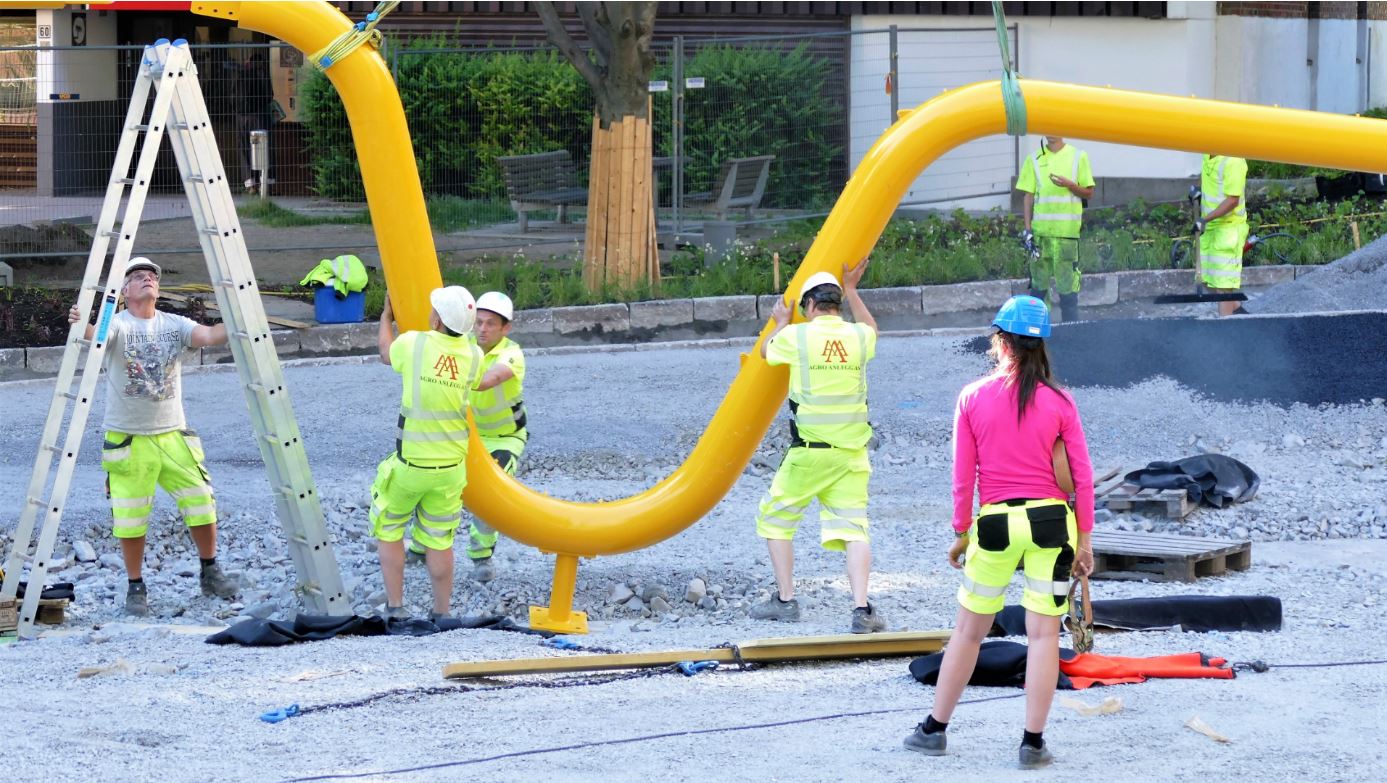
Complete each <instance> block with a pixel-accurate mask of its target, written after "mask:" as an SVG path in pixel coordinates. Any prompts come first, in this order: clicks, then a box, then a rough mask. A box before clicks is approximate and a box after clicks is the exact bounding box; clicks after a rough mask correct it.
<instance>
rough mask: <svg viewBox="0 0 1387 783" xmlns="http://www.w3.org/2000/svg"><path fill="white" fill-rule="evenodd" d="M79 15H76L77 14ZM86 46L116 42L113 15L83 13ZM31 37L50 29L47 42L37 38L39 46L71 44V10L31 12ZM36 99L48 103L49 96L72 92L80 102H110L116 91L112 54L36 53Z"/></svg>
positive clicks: (114, 60) (90, 11)
mask: <svg viewBox="0 0 1387 783" xmlns="http://www.w3.org/2000/svg"><path fill="white" fill-rule="evenodd" d="M79 13H80V12H79ZM85 13H86V17H87V18H86V22H87V46H91V47H95V46H103V45H111V44H114V43H115V42H116V15H115V14H113V13H109V12H105V11H99V10H96V9H91V10H88V11H86V12H85ZM35 14H36V17H35V25H36V27H35V34H36V35H37V33H38V32H39V28H41V27H43V26H44V25H49V26H51V29H52V32H53V37H52V38H51V39H42V38H40V39H38V40H37V41H36V43H37V44H38V45H39V46H71V45H72V14H73V12H72V11H50V10H40V11H36V12H35ZM37 76H38V80H37V81H38V87H37V89H38V99H39V102H40V103H49V102H51V101H50V99H49V97H48V96H49V95H51V94H53V93H76V94H77V95H78V96H80V97H79V100H82V101H101V100H114V99H116V98H118V97H121V96H119V95H117V91H116V51H115V50H114V49H104V50H103V49H92V50H90V51H78V50H75V49H66V50H64V51H59V52H39V53H38V56H37Z"/></svg>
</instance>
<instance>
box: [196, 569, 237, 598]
mask: <svg viewBox="0 0 1387 783" xmlns="http://www.w3.org/2000/svg"><path fill="white" fill-rule="evenodd" d="M198 582H199V583H200V584H201V585H202V594H203V595H215V596H216V597H218V598H235V597H236V593H237V591H239V590H240V589H241V580H240V579H239V578H233V577H230V576H227V575H226V573H225V572H223V571H222V567H221V566H219V565H217V564H216V563H213V564H212V565H206V566H203V567H202V575H201V576H199V577H198Z"/></svg>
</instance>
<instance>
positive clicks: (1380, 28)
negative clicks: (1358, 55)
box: [1363, 21, 1387, 108]
mask: <svg viewBox="0 0 1387 783" xmlns="http://www.w3.org/2000/svg"><path fill="white" fill-rule="evenodd" d="M1366 59H1367V62H1366V63H1364V64H1363V66H1364V70H1365V72H1366V73H1367V77H1366V79H1365V82H1366V86H1367V92H1368V106H1369V108H1372V107H1376V106H1387V21H1384V22H1368V56H1367V58H1366Z"/></svg>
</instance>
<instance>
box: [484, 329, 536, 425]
mask: <svg viewBox="0 0 1387 783" xmlns="http://www.w3.org/2000/svg"><path fill="white" fill-rule="evenodd" d="M513 345H514V343H512V342H511V340H510V338H509V337H503V338H501V342H500V343H498V344H497V345H496V346H495V347H493V348H492V349H491V350H492V352H493V353H488V354H487V355H486V356H484V357H482V375H483V377H485V375H486V373H487V372H489V371H490V370H491V368H492V367H494V366H495V365H496V361H497V360H498V359H500V357H501V353H500V352H501V351H504V350H506V349H508V348H510V347H511V346H513ZM523 397H524V392H523V387H522V384H521V382H520V379H519V378H517V377H515V376H514V375H512V376H511V377H510V378H507V379H506V380H505V381H504V382H502V383H498V384H497V385H495V386H493V387H491V388H490V389H487V390H486V391H473V392H472V416H473V420H474V421H475V422H476V423H477V431H478V432H480V433H481V434H482V435H485V436H486V437H488V438H500V437H504V436H506V435H514V434H515V433H517V432H519V431H520V430H523V429H524V428H525V401H524V399H523Z"/></svg>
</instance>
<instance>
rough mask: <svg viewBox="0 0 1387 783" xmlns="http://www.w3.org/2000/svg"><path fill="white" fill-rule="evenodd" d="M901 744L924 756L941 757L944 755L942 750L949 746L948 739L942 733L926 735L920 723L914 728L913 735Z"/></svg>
mask: <svg viewBox="0 0 1387 783" xmlns="http://www.w3.org/2000/svg"><path fill="white" fill-rule="evenodd" d="M902 744H904V745H905V746H906V748H908V749H909V750H913V751H915V752H916V753H923V754H925V755H926V756H942V755H944V748H945V747H947V746H948V744H949V738H948V736H947V735H945V734H944V732H942V731H936V732H934V733H933V734H926V733H925V724H923V723H921V724H920V725H918V726H916V727H915V731H914V733H912V734H911V735H910V736H909V737H906V738H905V742H904V743H902Z"/></svg>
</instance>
